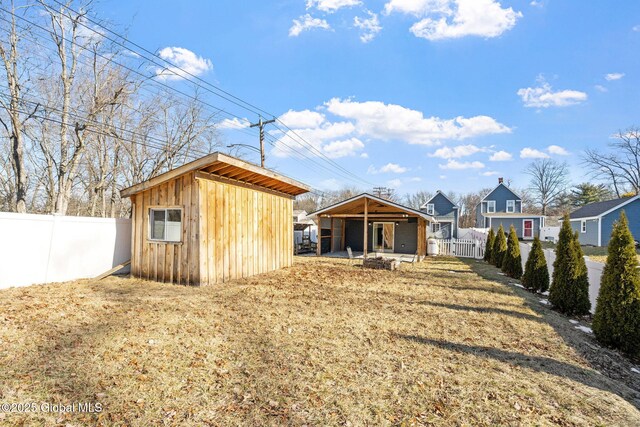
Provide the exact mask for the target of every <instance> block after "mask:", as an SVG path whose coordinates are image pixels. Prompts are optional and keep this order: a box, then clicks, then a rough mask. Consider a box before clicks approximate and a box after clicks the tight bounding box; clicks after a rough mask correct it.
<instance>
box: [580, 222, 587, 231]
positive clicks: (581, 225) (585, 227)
mask: <svg viewBox="0 0 640 427" xmlns="http://www.w3.org/2000/svg"><path fill="white" fill-rule="evenodd" d="M580 232H581V233H586V232H587V220H586V219H583V220H582V221H580Z"/></svg>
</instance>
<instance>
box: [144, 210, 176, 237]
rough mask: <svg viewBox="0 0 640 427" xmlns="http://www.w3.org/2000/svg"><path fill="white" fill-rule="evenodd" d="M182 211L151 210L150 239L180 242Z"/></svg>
mask: <svg viewBox="0 0 640 427" xmlns="http://www.w3.org/2000/svg"><path fill="white" fill-rule="evenodd" d="M181 237H182V209H149V239H150V240H157V241H161V242H180V241H181Z"/></svg>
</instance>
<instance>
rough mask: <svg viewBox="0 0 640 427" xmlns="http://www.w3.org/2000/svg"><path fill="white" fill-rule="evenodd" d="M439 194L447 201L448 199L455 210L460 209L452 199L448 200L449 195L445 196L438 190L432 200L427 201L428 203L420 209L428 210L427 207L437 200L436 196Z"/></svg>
mask: <svg viewBox="0 0 640 427" xmlns="http://www.w3.org/2000/svg"><path fill="white" fill-rule="evenodd" d="M438 194H442V197H444V198H445V199H447V200H448V201H449V203H451V204H452V205H453V208H454V209H459V206H458V205H457V204H456V203H455V202H454V201H453V200H451V199H450V198H448V197H447V195H446V194H444V193H443V192H442V191H440V190H437V191H436V194H434V195H433V197H432V198H430V199H429V200H427V202H426V203H424V204H423V205H422V206H420V209H426V208H427V205H428V204H429V203H430V202H431V201H432V200H433V199H435V198H436V196H437V195H438Z"/></svg>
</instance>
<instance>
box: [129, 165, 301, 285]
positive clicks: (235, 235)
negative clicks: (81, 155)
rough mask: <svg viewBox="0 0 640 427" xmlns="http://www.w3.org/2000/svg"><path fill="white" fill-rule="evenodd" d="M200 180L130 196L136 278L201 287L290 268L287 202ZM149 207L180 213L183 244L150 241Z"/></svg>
mask: <svg viewBox="0 0 640 427" xmlns="http://www.w3.org/2000/svg"><path fill="white" fill-rule="evenodd" d="M197 174H198V173H197V172H191V173H187V174H185V175H181V176H178V177H176V178H174V179H171V180H169V181H167V182H164V183H162V184H160V185H157V186H155V187H152V188H149V189H146V190H144V191H142V192H140V193H136V194H135V195H132V196H131V202H132V221H133V231H132V234H133V236H132V252H133V253H132V265H131V272H132V274H133V275H134V276H137V277H142V278H145V279H150V280H156V281H159V282H174V283H178V284H189V285H204V284H214V283H221V282H226V281H227V280H232V279H239V278H242V277H249V276H252V275H255V274H260V273H265V272H268V271H273V270H277V269H280V268H283V267H290V266H291V264H292V262H293V201H292V198H291V196H289V195H286V194H283V195H280V194H278V193H275V192H273V191H268V190H267V189H265V191H261V189H260V188H259V187H254V188H248V187H246V186H240V185H234V184H233V183H231V182H226V181H220V180H217V179H215V177H211V178H208V177H207V176H206V175H203V174H199V175H197ZM196 175H197V176H196ZM154 207H164V208H171V207H174V208H181V209H182V241H181V242H179V243H170V242H154V241H151V240H149V219H150V218H149V214H150V208H154Z"/></svg>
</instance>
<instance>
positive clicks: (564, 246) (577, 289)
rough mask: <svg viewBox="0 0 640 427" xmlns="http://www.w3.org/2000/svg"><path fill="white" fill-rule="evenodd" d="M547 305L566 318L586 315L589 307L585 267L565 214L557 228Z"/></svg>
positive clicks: (575, 237) (580, 249) (579, 248)
mask: <svg viewBox="0 0 640 427" xmlns="http://www.w3.org/2000/svg"><path fill="white" fill-rule="evenodd" d="M549 302H551V304H552V305H553V307H554V308H555V309H557V310H558V311H560V312H561V313H564V314H566V315H569V316H572V315H584V314H589V309H590V308H591V302H590V301H589V279H588V276H587V266H586V264H585V262H584V256H583V253H582V248H581V247H580V241H579V240H578V235H577V233H576V234H575V235H574V234H573V231H572V229H571V223H570V222H569V215H565V216H564V220H563V221H562V227H560V235H559V239H558V245H557V246H556V260H555V262H554V263H553V280H552V282H551V289H550V290H549Z"/></svg>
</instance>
